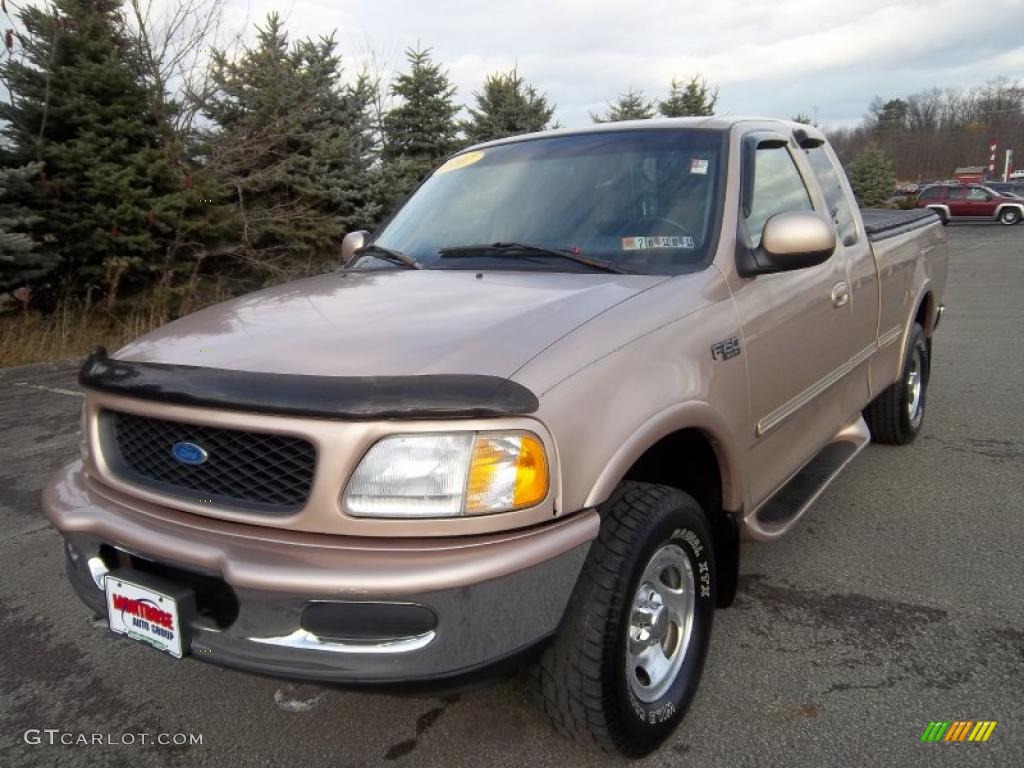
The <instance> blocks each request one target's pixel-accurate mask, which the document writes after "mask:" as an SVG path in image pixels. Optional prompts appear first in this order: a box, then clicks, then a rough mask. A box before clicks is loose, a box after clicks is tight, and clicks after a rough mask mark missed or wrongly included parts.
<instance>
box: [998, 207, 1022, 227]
mask: <svg viewBox="0 0 1024 768" xmlns="http://www.w3.org/2000/svg"><path fill="white" fill-rule="evenodd" d="M1020 219H1021V216H1020V211H1018V210H1017V209H1016V208H1004V209H1003V212H1002V213H1000V214H999V221H1001V222H1002V223H1003V224H1007V225H1010V224H1017V223H1019V222H1020Z"/></svg>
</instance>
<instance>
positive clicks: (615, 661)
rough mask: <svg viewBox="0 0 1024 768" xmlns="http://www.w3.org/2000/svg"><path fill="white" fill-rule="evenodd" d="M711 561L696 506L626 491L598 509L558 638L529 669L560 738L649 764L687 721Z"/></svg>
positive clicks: (710, 603)
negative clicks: (595, 530)
mask: <svg viewBox="0 0 1024 768" xmlns="http://www.w3.org/2000/svg"><path fill="white" fill-rule="evenodd" d="M714 605H715V562H714V550H713V547H712V541H711V534H710V530H709V527H708V522H707V519H706V517H705V516H704V513H703V511H702V510H701V508H700V506H699V505H698V504H697V502H696V501H694V500H693V498H691V497H690V496H688V495H687V494H685V493H683V492H681V491H677V490H675V489H674V488H667V487H664V486H658V485H649V484H646V483H623V484H622V486H620V487H619V489H618V490H616V492H615V493H614V494H613V495H612V497H611V498H610V499H609V500H608V502H607V503H606V504H605V505H604V506H603V508H602V523H601V532H600V534H599V535H598V538H597V540H596V541H595V542H594V544H593V545H592V546H591V549H590V552H589V554H588V555H587V560H586V563H585V564H584V566H583V571H582V573H581V574H580V579H579V582H578V583H577V585H576V589H575V590H574V592H573V595H572V597H571V598H570V601H569V606H568V608H567V609H566V613H565V616H564V618H563V620H562V625H561V627H560V628H559V633H558V637H557V638H556V639H555V641H554V642H553V643H552V644H551V645H550V646H548V648H547V649H545V651H544V653H543V655H542V656H541V658H540V659H539V660H538V661H537V663H536V664H535V665H534V667H533V668H532V669H531V670H530V677H531V682H532V688H533V691H534V694H535V697H536V698H537V699H538V702H539V704H540V706H541V708H542V709H543V710H544V712H545V714H547V715H548V717H549V718H550V720H551V722H552V724H553V725H554V726H555V729H556V730H557V731H559V732H560V733H561V734H563V735H565V736H568V737H570V738H573V739H575V740H577V741H583V742H587V743H591V744H596V745H597V746H598V747H600V748H601V749H603V750H605V751H607V752H618V753H621V754H623V755H625V756H627V757H642V756H643V755H646V754H648V753H650V752H651V751H653V750H654V749H656V748H657V747H658V746H659V745H660V744H661V743H662V742H663V741H664V740H665V739H666V738H667V737H668V736H669V735H670V734H671V733H672V731H673V730H674V729H675V727H676V726H677V725H678V724H679V722H680V721H681V720H682V719H683V715H684V714H685V713H686V710H687V708H688V707H689V705H690V702H691V700H692V699H693V696H694V694H695V693H696V691H697V686H698V683H699V682H700V677H701V672H702V670H703V667H704V658H705V656H706V654H707V650H708V642H709V640H710V637H711V624H712V618H713V615H714Z"/></svg>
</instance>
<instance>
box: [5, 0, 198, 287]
mask: <svg viewBox="0 0 1024 768" xmlns="http://www.w3.org/2000/svg"><path fill="white" fill-rule="evenodd" d="M119 6H120V3H119V2H118V1H117V0H55V1H54V3H53V4H52V5H48V6H47V7H46V8H40V7H36V6H24V7H23V9H22V10H21V12H20V13H19V19H20V21H21V23H22V26H23V29H24V31H23V32H22V33H20V34H19V35H18V38H19V42H20V44H21V46H22V48H23V51H24V54H25V55H24V57H23V58H16V57H9V58H8V59H7V60H6V61H5V62H4V64H3V65H2V73H3V78H4V79H5V81H6V82H7V83H8V84H9V86H10V90H11V94H12V97H11V99H10V100H9V101H8V102H6V103H3V104H0V121H2V123H3V127H2V129H0V130H2V132H3V135H4V137H5V138H6V145H7V146H6V147H5V149H4V158H3V164H4V165H6V166H9V167H20V166H24V165H26V164H27V163H29V162H39V163H41V164H42V170H41V171H40V175H39V182H38V183H36V184H34V185H33V186H32V187H31V189H30V190H27V191H26V194H25V196H24V201H23V202H24V206H25V208H26V209H28V210H29V211H30V213H31V218H32V220H33V221H34V222H35V223H34V224H33V225H32V226H33V227H34V228H35V229H34V231H38V228H40V227H45V229H46V236H47V252H48V253H52V254H53V255H55V256H56V257H58V258H59V260H60V273H61V274H60V277H61V279H62V281H63V282H64V283H65V284H66V285H68V284H70V283H72V282H74V283H76V285H75V286H73V287H77V288H79V289H80V288H82V287H84V284H93V285H97V284H105V285H106V290H107V292H108V296H109V297H113V296H114V295H116V292H117V290H118V287H119V285H122V284H123V282H125V281H129V280H131V279H132V278H133V277H136V276H139V275H141V274H142V273H145V271H147V270H148V269H150V268H152V266H153V262H154V260H155V259H156V258H157V255H158V254H159V253H161V252H162V244H161V243H160V238H161V236H162V235H161V223H162V222H161V219H162V217H164V216H169V215H170V211H169V209H168V208H167V203H168V198H167V196H168V195H170V194H172V193H174V192H175V191H176V190H177V188H179V187H180V184H179V182H178V181H177V180H176V179H175V177H174V175H173V174H172V173H171V171H170V168H169V166H168V163H167V161H166V156H165V155H164V154H163V152H162V150H161V146H160V125H159V121H158V119H157V118H156V117H155V115H154V113H153V109H152V105H153V104H154V101H155V100H154V99H153V98H152V94H151V93H150V92H149V91H148V90H147V88H146V86H144V85H143V84H142V83H143V78H142V76H141V67H142V65H141V57H140V55H139V51H138V49H137V48H136V47H135V46H134V45H133V44H132V41H131V39H130V38H129V36H128V35H126V34H125V27H124V19H123V18H122V16H121V11H120V7H119Z"/></svg>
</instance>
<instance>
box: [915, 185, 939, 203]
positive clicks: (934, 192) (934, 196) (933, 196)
mask: <svg viewBox="0 0 1024 768" xmlns="http://www.w3.org/2000/svg"><path fill="white" fill-rule="evenodd" d="M941 197H942V188H941V187H928V189H926V190H925V191H924V192H922V193H921V197H920V198H919V199H921V200H939V199H940V198H941Z"/></svg>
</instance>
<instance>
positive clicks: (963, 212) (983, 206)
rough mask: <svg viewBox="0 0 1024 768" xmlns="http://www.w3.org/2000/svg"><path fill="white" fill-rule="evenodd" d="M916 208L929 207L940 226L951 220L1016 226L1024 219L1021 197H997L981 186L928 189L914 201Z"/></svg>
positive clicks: (998, 195) (999, 195) (966, 185)
mask: <svg viewBox="0 0 1024 768" xmlns="http://www.w3.org/2000/svg"><path fill="white" fill-rule="evenodd" d="M916 207H918V208H931V209H932V210H934V211H935V212H937V213H938V214H939V216H941V217H942V223H943V224H948V223H949V222H950V221H951V220H953V219H956V220H958V221H959V220H988V221H1001V222H1002V223H1003V224H1017V223H1018V222H1020V221H1021V220H1022V219H1024V197H1017V196H1016V195H1013V194H1009V193H1007V194H1000V193H999V192H996V191H995V190H992V189H989V188H988V187H986V186H984V185H981V184H965V185H962V186H952V185H936V186H934V187H928V188H927V189H925V190H924V191H923V192H922V193H921V194H920V196H919V197H918V198H917V206H916Z"/></svg>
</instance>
